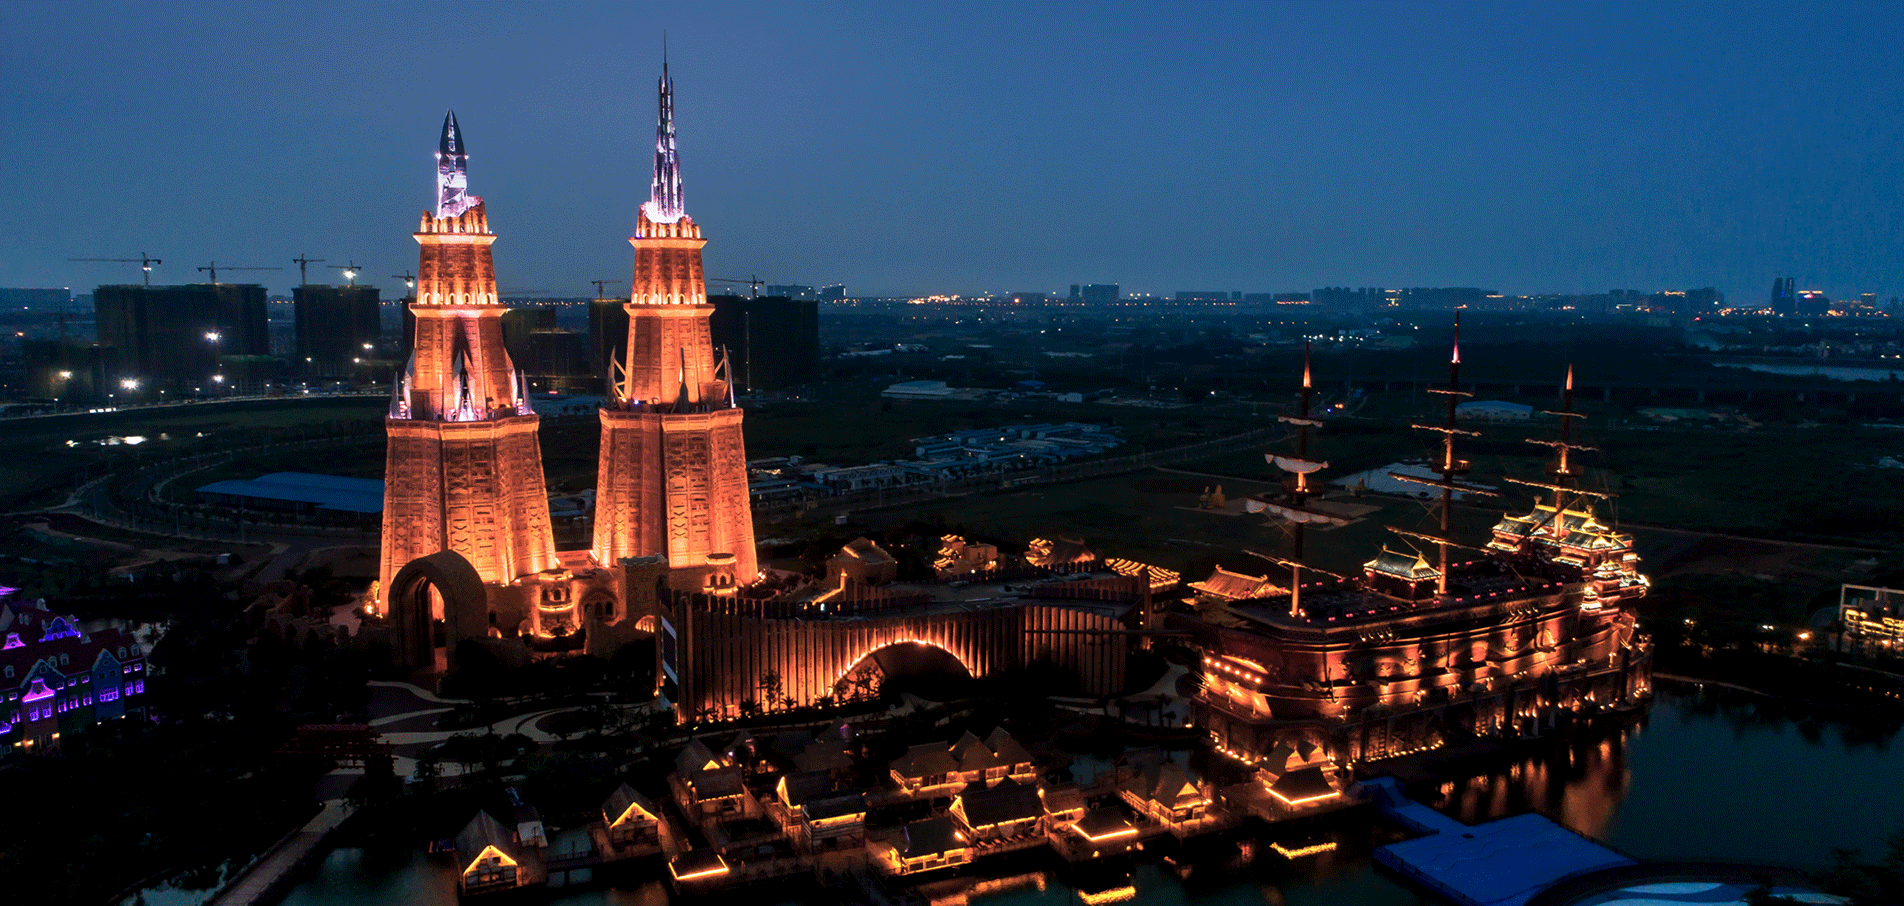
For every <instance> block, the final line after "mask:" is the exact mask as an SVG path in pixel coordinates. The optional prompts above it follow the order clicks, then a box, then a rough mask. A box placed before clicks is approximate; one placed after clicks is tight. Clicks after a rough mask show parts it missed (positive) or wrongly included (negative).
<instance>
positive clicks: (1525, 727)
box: [1171, 322, 1652, 765]
mask: <svg viewBox="0 0 1904 906" xmlns="http://www.w3.org/2000/svg"><path fill="white" fill-rule="evenodd" d="M1459 329H1460V328H1459V323H1458V322H1457V325H1456V331H1457V334H1458V332H1459ZM1307 377H1308V375H1307V368H1306V366H1305V374H1304V378H1305V381H1304V383H1305V388H1304V390H1305V392H1304V400H1305V411H1304V412H1303V413H1302V414H1301V415H1299V416H1297V417H1296V418H1292V419H1286V420H1288V421H1293V422H1295V423H1296V424H1297V425H1298V426H1299V427H1301V428H1303V429H1305V430H1304V431H1303V432H1302V433H1303V434H1304V435H1305V439H1306V429H1307V428H1310V427H1318V426H1319V425H1320V423H1319V422H1316V421H1314V420H1312V419H1309V418H1308V415H1307V412H1306V403H1307V397H1308V386H1307V385H1308V381H1307ZM1438 392H1439V393H1442V394H1444V395H1446V396H1447V398H1448V417H1447V419H1446V421H1445V422H1443V423H1441V424H1429V425H1418V426H1416V427H1418V428H1422V429H1425V430H1430V431H1434V432H1435V433H1437V434H1439V435H1440V442H1439V443H1438V444H1437V446H1438V447H1440V450H1439V451H1438V454H1439V455H1438V456H1437V458H1436V461H1435V462H1434V463H1433V464H1432V466H1431V468H1432V470H1433V471H1434V472H1435V473H1436V475H1437V477H1435V478H1426V479H1424V478H1411V477H1410V476H1406V475H1403V474H1401V473H1394V474H1395V477H1397V478H1404V479H1407V480H1412V481H1416V482H1418V483H1421V484H1427V485H1431V486H1433V487H1434V488H1435V489H1436V490H1438V491H1439V492H1440V497H1441V508H1440V509H1441V513H1440V517H1441V518H1440V520H1439V531H1438V532H1434V533H1430V532H1414V531H1406V530H1401V529H1392V530H1393V531H1394V532H1395V533H1396V534H1397V535H1398V536H1400V540H1399V542H1398V543H1397V544H1396V546H1395V548H1394V549H1391V548H1389V547H1387V546H1384V548H1383V549H1382V552H1381V553H1380V554H1379V555H1377V556H1376V557H1375V558H1373V559H1371V560H1369V561H1368V562H1367V563H1366V564H1364V566H1363V570H1362V574H1361V575H1359V576H1337V575H1333V574H1330V573H1327V572H1326V571H1323V570H1320V569H1317V568H1316V567H1313V566H1305V565H1304V564H1303V563H1302V562H1301V559H1300V558H1301V551H1300V540H1299V537H1298V539H1297V544H1296V545H1295V547H1296V553H1295V556H1294V557H1292V558H1285V557H1275V556H1266V557H1265V559H1268V560H1271V561H1273V562H1277V563H1280V564H1282V565H1284V566H1288V567H1290V568H1291V569H1292V572H1294V573H1295V576H1296V581H1295V582H1294V583H1292V585H1293V587H1292V588H1286V589H1285V588H1266V589H1258V590H1255V591H1253V592H1251V597H1249V598H1247V599H1240V600H1239V599H1229V598H1228V596H1220V597H1211V596H1206V600H1205V604H1204V605H1203V606H1202V607H1201V608H1200V612H1199V614H1198V615H1197V616H1194V617H1192V616H1189V615H1177V616H1174V617H1172V619H1171V627H1172V628H1177V629H1183V630H1187V631H1189V632H1190V633H1191V634H1192V636H1193V639H1194V642H1193V644H1194V646H1195V647H1196V648H1198V649H1200V652H1201V662H1202V673H1203V681H1204V685H1203V689H1202V690H1201V691H1200V693H1199V694H1198V696H1197V699H1196V703H1195V712H1194V715H1195V721H1196V723H1197V725H1198V726H1199V727H1201V728H1202V729H1203V730H1204V731H1205V732H1207V733H1208V734H1209V736H1210V738H1211V740H1212V742H1213V744H1214V745H1215V746H1216V748H1217V749H1218V751H1220V752H1222V753H1224V754H1226V755H1229V756H1231V757H1233V758H1236V759H1238V760H1240V761H1243V762H1245V763H1249V764H1268V763H1270V762H1274V761H1276V758H1274V757H1273V755H1274V753H1275V752H1277V751H1279V749H1278V747H1279V746H1282V747H1287V746H1292V745H1293V746H1313V747H1316V748H1317V749H1318V750H1319V751H1321V752H1323V753H1325V754H1326V757H1327V758H1328V759H1330V760H1331V761H1333V762H1334V763H1336V764H1339V765H1343V764H1350V763H1355V762H1366V761H1373V760H1379V759H1382V758H1388V757H1392V756H1396V755H1404V754H1408V753H1410V752H1416V751H1422V750H1425V749H1432V748H1436V747H1439V746H1441V745H1443V744H1445V743H1446V742H1447V741H1448V740H1449V739H1450V738H1451V737H1456V736H1461V735H1467V734H1472V735H1476V736H1493V737H1505V736H1517V735H1527V734H1538V733H1540V732H1542V731H1543V730H1544V729H1546V728H1549V727H1552V726H1554V725H1555V724H1556V723H1558V722H1560V721H1562V720H1565V719H1571V717H1572V716H1575V715H1580V714H1591V713H1597V712H1601V711H1604V710H1608V709H1615V708H1623V707H1630V706H1633V705H1636V704H1637V703H1639V702H1641V701H1643V700H1644V699H1646V698H1647V697H1648V696H1649V695H1650V693H1651V660H1652V658H1651V647H1650V644H1649V642H1648V641H1647V640H1646V638H1645V637H1644V636H1642V635H1640V634H1639V632H1638V629H1637V621H1636V619H1635V615H1634V613H1633V611H1632V610H1631V608H1630V602H1632V601H1633V600H1634V599H1636V598H1638V597H1640V596H1641V595H1643V594H1645V592H1646V587H1647V582H1646V578H1645V577H1644V576H1643V575H1641V574H1640V573H1639V571H1638V566H1639V558H1638V556H1637V555H1636V554H1635V553H1634V552H1633V541H1632V538H1631V537H1630V536H1627V535H1624V534H1620V533H1618V532H1614V531H1612V530H1611V529H1609V528H1607V527H1606V526H1605V525H1603V524H1601V523H1600V522H1599V521H1598V519H1597V518H1596V517H1595V515H1594V513H1593V508H1592V506H1591V501H1592V500H1593V499H1594V498H1597V497H1604V496H1606V495H1604V494H1598V493H1595V492H1591V491H1586V490H1583V489H1580V488H1578V487H1576V486H1575V481H1574V479H1576V478H1577V477H1578V476H1579V475H1580V471H1579V469H1578V468H1577V467H1576V466H1574V465H1573V464H1572V463H1571V461H1570V459H1569V454H1570V453H1572V452H1576V451H1580V450H1585V449H1591V448H1590V447H1586V446H1584V445H1581V444H1576V443H1574V442H1573V440H1572V436H1571V430H1570V429H1571V425H1572V422H1573V420H1574V419H1577V418H1580V417H1581V416H1580V415H1578V414H1577V413H1574V412H1573V407H1572V401H1573V384H1572V374H1571V371H1570V372H1569V375H1568V382H1567V387H1566V391H1565V396H1564V399H1565V402H1566V405H1563V407H1562V410H1561V411H1560V412H1555V413H1552V414H1553V415H1555V416H1558V417H1559V418H1560V421H1561V425H1562V429H1561V433H1560V439H1559V440H1557V441H1555V440H1535V441H1533V442H1534V443H1538V444H1543V445H1546V446H1550V447H1553V448H1555V450H1556V452H1557V456H1556V461H1555V463H1554V465H1552V466H1550V467H1549V469H1548V474H1549V476H1550V477H1551V480H1550V481H1543V482H1530V481H1523V482H1517V483H1518V484H1523V485H1530V486H1533V487H1536V488H1539V489H1541V490H1544V491H1547V492H1549V493H1551V494H1552V498H1553V499H1552V502H1551V503H1537V504H1536V505H1535V506H1534V507H1533V509H1532V510H1531V512H1529V513H1527V514H1526V515H1510V516H1507V517H1506V518H1504V519H1503V520H1502V521H1501V522H1500V524H1499V525H1497V526H1496V527H1495V528H1494V530H1493V532H1492V538H1491V539H1490V540H1489V541H1488V542H1487V543H1486V545H1485V546H1484V547H1482V546H1470V545H1468V544H1466V543H1463V542H1461V541H1460V540H1458V539H1456V538H1454V537H1452V535H1451V533H1450V531H1449V519H1448V511H1449V505H1450V503H1451V500H1452V497H1453V495H1454V494H1455V493H1456V492H1457V491H1459V492H1460V493H1464V494H1485V493H1488V491H1487V489H1485V488H1482V487H1480V486H1477V485H1473V484H1470V483H1467V482H1465V481H1463V480H1462V479H1461V478H1460V476H1461V475H1462V474H1464V473H1465V472H1466V471H1467V469H1468V463H1467V462H1466V461H1465V460H1461V459H1458V458H1456V456H1455V450H1454V441H1455V438H1456V437H1459V436H1462V435H1468V434H1473V433H1474V432H1472V431H1468V430H1466V429H1463V428H1461V427H1459V426H1458V425H1457V424H1456V423H1455V420H1454V403H1455V401H1456V400H1457V399H1459V398H1461V397H1464V396H1466V394H1465V392H1463V391H1462V390H1461V389H1460V352H1459V345H1458V341H1457V345H1456V352H1455V355H1454V356H1453V358H1452V361H1451V363H1450V367H1449V386H1448V387H1447V389H1445V390H1439V391H1438ZM1270 460H1271V462H1272V463H1273V464H1275V465H1277V466H1278V467H1280V468H1283V469H1284V470H1286V471H1292V472H1295V473H1296V474H1297V476H1298V480H1296V481H1294V482H1292V483H1291V484H1292V486H1295V487H1298V488H1303V489H1306V487H1307V484H1306V481H1305V480H1304V479H1306V476H1307V475H1309V474H1310V473H1312V472H1314V471H1317V470H1319V469H1321V468H1324V467H1326V465H1327V464H1326V463H1320V462H1312V461H1309V460H1307V459H1305V458H1303V457H1302V456H1301V455H1298V456H1296V457H1286V456H1271V457H1270ZM1288 496H1289V497H1290V498H1294V499H1293V500H1288V499H1285V500H1278V501H1263V502H1261V505H1259V506H1254V507H1252V509H1254V510H1256V511H1259V512H1261V511H1269V512H1272V513H1276V514H1277V515H1278V516H1280V517H1282V518H1283V519H1284V521H1286V522H1288V523H1290V528H1291V533H1292V535H1297V534H1298V533H1299V532H1300V530H1301V526H1302V524H1303V523H1304V522H1317V521H1328V520H1327V519H1325V518H1324V517H1325V516H1328V515H1329V514H1328V513H1326V512H1322V511H1311V508H1309V507H1306V506H1303V502H1302V499H1301V498H1302V496H1303V495H1301V494H1299V493H1293V492H1292V493H1291V494H1290V495H1288ZM1416 542H1426V543H1427V544H1428V545H1431V546H1433V547H1434V548H1436V552H1435V553H1434V555H1433V559H1432V561H1431V558H1430V555H1428V554H1424V553H1421V552H1419V551H1418V550H1417V549H1415V543H1416ZM1457 550H1470V551H1474V552H1476V553H1477V554H1478V555H1479V556H1477V557H1475V558H1473V559H1468V560H1465V561H1459V560H1455V559H1454V558H1453V557H1452V555H1451V552H1452V551H1457ZM1305 573H1307V574H1308V575H1305ZM1316 575H1320V576H1321V578H1320V579H1319V580H1317V579H1315V578H1314V577H1315V576H1316ZM1305 579H1309V580H1310V581H1304V580H1305Z"/></svg>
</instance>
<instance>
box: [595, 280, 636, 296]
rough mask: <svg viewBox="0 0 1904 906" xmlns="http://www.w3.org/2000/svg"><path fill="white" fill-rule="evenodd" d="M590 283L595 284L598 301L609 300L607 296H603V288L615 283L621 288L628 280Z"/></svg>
mask: <svg viewBox="0 0 1904 906" xmlns="http://www.w3.org/2000/svg"><path fill="white" fill-rule="evenodd" d="M588 282H590V283H593V284H595V298H596V299H597V300H601V299H604V298H607V297H606V296H603V295H602V291H603V290H602V288H603V287H605V286H607V285H609V284H610V283H613V284H614V285H616V286H620V285H622V284H623V283H627V282H628V281H626V280H590V281H588Z"/></svg>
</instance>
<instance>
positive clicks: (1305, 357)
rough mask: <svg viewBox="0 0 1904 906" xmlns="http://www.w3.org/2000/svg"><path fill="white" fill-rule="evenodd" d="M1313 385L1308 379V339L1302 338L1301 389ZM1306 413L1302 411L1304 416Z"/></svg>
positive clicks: (1307, 388)
mask: <svg viewBox="0 0 1904 906" xmlns="http://www.w3.org/2000/svg"><path fill="white" fill-rule="evenodd" d="M1314 386H1315V384H1314V383H1313V382H1312V381H1310V380H1309V341H1308V340H1304V341H1303V343H1302V389H1304V390H1309V389H1311V388H1313V387H1314ZM1308 414H1309V413H1307V412H1304V413H1303V415H1304V416H1307V415H1308Z"/></svg>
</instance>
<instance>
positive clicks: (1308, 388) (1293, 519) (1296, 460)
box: [1248, 343, 1348, 619]
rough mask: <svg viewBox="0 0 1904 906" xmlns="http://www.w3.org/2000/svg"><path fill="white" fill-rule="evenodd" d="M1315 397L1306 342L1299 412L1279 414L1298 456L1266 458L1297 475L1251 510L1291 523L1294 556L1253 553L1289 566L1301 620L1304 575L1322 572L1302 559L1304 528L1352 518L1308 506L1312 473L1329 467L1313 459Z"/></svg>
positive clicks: (1292, 604) (1293, 603) (1294, 609)
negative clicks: (1290, 428)
mask: <svg viewBox="0 0 1904 906" xmlns="http://www.w3.org/2000/svg"><path fill="white" fill-rule="evenodd" d="M1314 398H1315V380H1314V379H1313V378H1312V377H1311V376H1310V372H1309V344H1308V343H1304V344H1302V401H1301V402H1300V403H1298V404H1297V408H1296V414H1295V415H1279V416H1277V417H1276V418H1277V421H1281V422H1284V423H1287V424H1291V425H1294V426H1296V455H1295V456H1278V455H1276V454H1274V453H1265V454H1263V458H1264V459H1266V460H1268V461H1269V464H1270V465H1272V466H1275V467H1276V468H1279V469H1282V470H1283V471H1285V472H1288V473H1290V474H1292V475H1294V476H1295V477H1294V478H1292V479H1288V480H1286V481H1284V482H1283V494H1282V500H1280V501H1269V500H1263V499H1261V498H1252V499H1251V500H1250V501H1249V503H1248V509H1249V511H1250V512H1252V513H1260V512H1268V513H1271V514H1273V515H1276V516H1279V517H1281V518H1282V519H1283V520H1285V521H1287V522H1288V523H1289V526H1290V528H1289V531H1290V536H1291V544H1290V553H1291V556H1290V557H1287V558H1284V557H1271V556H1267V555H1264V554H1259V553H1256V552H1255V551H1250V552H1249V553H1250V554H1251V555H1252V556H1256V557H1261V558H1263V559H1265V560H1268V561H1269V562H1271V563H1275V564H1277V565H1280V566H1285V567H1288V568H1289V571H1290V580H1289V615H1290V616H1291V617H1295V618H1297V619H1301V618H1302V615H1303V611H1302V574H1303V572H1304V571H1305V570H1309V571H1313V572H1322V571H1321V570H1315V569H1313V568H1312V567H1308V566H1305V565H1304V564H1303V562H1302V557H1303V550H1302V542H1303V529H1304V528H1305V527H1306V526H1307V525H1308V524H1309V523H1311V522H1326V523H1329V524H1331V525H1346V524H1348V520H1347V519H1344V518H1343V517H1341V516H1337V515H1335V514H1333V513H1325V512H1322V511H1320V510H1312V509H1310V508H1309V507H1308V505H1307V504H1308V502H1309V498H1311V497H1314V496H1315V494H1316V491H1315V489H1314V488H1311V487H1310V486H1309V475H1310V473H1312V472H1319V471H1321V470H1323V469H1326V468H1328V467H1329V464H1328V463H1326V462H1317V461H1315V460H1312V459H1310V458H1309V429H1311V428H1320V427H1322V421H1321V420H1320V419H1318V418H1316V417H1315V416H1313V415H1311V414H1309V407H1310V403H1311V402H1312V401H1313V400H1314Z"/></svg>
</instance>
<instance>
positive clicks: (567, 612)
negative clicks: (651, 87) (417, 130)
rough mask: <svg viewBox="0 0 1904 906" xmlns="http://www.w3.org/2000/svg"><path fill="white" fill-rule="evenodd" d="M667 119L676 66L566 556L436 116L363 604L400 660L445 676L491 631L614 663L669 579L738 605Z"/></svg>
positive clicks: (697, 301)
mask: <svg viewBox="0 0 1904 906" xmlns="http://www.w3.org/2000/svg"><path fill="white" fill-rule="evenodd" d="M673 107H674V101H673V83H672V82H671V81H670V80H669V78H668V75H667V68H666V64H665V63H664V64H663V68H662V76H661V82H660V125H659V127H658V128H657V130H656V137H655V177H654V187H653V193H652V196H651V198H650V200H649V201H648V203H647V204H645V205H643V206H642V208H641V211H640V214H639V218H638V221H637V226H636V235H635V236H634V237H633V238H632V239H630V240H629V242H630V243H631V244H633V245H634V247H635V265H634V287H633V290H632V292H631V293H630V295H629V299H628V302H627V304H626V305H625V306H624V307H625V309H626V310H627V312H628V316H629V326H628V342H627V344H626V347H625V349H626V352H625V354H624V355H625V357H624V358H622V359H620V360H618V361H616V362H614V363H613V364H612V367H611V374H610V386H611V388H612V400H611V402H610V403H609V405H607V406H605V407H604V408H603V409H602V411H601V419H602V443H601V459H600V471H599V482H598V484H597V496H596V519H595V536H594V542H593V544H592V545H591V546H590V547H588V548H587V549H583V550H575V551H558V550H556V546H555V540H554V535H553V532H552V530H551V527H550V521H549V505H548V497H547V492H546V489H545V487H544V481H543V472H542V456H541V449H540V447H539V445H538V440H537V433H536V429H537V418H536V415H535V411H534V409H533V407H532V405H531V402H530V399H529V395H528V392H527V389H526V382H525V381H524V379H523V375H522V373H521V372H520V371H518V370H517V369H516V367H515V365H514V364H513V363H512V362H511V361H510V359H509V354H508V352H507V351H505V349H504V347H503V338H502V316H503V314H504V312H505V311H506V310H507V309H505V308H504V307H503V305H502V304H501V302H500V300H499V299H498V298H497V292H496V274H495V266H494V263H493V261H492V259H491V256H490V247H491V245H493V244H494V243H495V241H496V235H495V234H494V233H492V232H490V229H489V218H488V214H487V212H486V210H485V208H484V206H483V201H482V199H481V198H480V197H477V196H475V195H471V194H469V173H468V160H469V158H468V153H467V149H466V148H465V146H464V143H463V135H462V131H461V129H460V128H459V127H458V125H457V122H456V117H455V114H453V113H452V114H451V115H449V116H448V117H446V118H445V120H444V122H443V135H442V140H441V142H440V144H439V147H438V150H437V199H436V208H435V210H434V211H433V212H426V213H425V214H424V215H423V220H422V226H421V227H420V228H419V229H418V231H417V233H416V240H417V242H418V244H419V245H421V246H422V252H421V257H420V259H419V264H418V268H417V271H418V280H417V299H416V302H415V303H413V304H412V305H411V306H410V310H411V311H412V312H413V313H415V315H416V336H415V342H414V346H413V348H414V350H415V352H414V354H413V355H412V356H411V359H410V362H409V364H408V366H407V367H406V368H405V369H404V372H403V375H402V376H401V377H400V378H399V379H398V380H397V384H396V387H395V388H394V389H393V392H392V395H391V401H390V413H389V418H388V423H387V424H388V433H389V448H388V453H387V458H386V463H385V471H384V498H385V502H384V515H383V552H382V562H381V566H380V569H379V576H378V585H377V587H376V589H373V591H372V593H371V595H370V596H369V599H368V605H369V609H370V612H371V613H372V614H373V615H375V616H383V617H387V618H388V629H389V631H390V632H391V634H392V638H391V641H392V643H393V645H394V647H395V649H396V651H397V655H398V659H399V661H400V662H401V663H402V664H404V665H405V666H409V667H413V668H416V667H424V668H428V667H434V666H443V665H444V664H445V663H448V662H453V660H454V657H455V650H456V647H457V645H458V644H459V643H462V642H467V641H473V640H480V639H485V638H515V639H522V640H525V641H526V642H528V643H529V644H530V645H531V646H533V647H537V648H541V649H545V650H562V649H569V648H574V647H577V646H578V644H579V643H580V641H581V640H583V639H586V644H587V646H588V648H589V649H590V650H591V651H596V652H598V653H605V652H607V651H609V650H611V649H612V648H613V647H615V646H616V645H618V644H619V643H621V642H624V641H627V640H628V639H630V638H632V637H634V636H635V635H637V634H639V633H645V632H652V631H653V630H654V628H655V618H656V617H658V616H659V614H660V610H659V607H660V605H659V596H660V594H661V591H662V588H663V586H664V585H665V586H667V587H672V588H675V589H679V590H684V591H695V592H703V591H704V592H710V593H715V594H732V593H733V592H734V591H735V589H736V588H737V587H738V586H740V585H745V584H747V583H748V582H751V581H753V579H754V578H755V576H756V572H757V566H756V561H755V553H754V530H753V514H752V512H751V510H750V508H749V500H748V493H747V467H746V459H747V457H746V450H745V447H744V445H743V443H742V440H741V410H740V409H739V407H737V406H736V405H735V404H734V396H733V388H732V386H731V382H730V381H729V378H728V371H727V366H726V361H725V356H722V357H720V358H718V359H717V358H716V356H715V354H714V349H713V346H712V343H711V342H710V341H709V334H708V315H709V314H710V313H712V312H713V310H714V308H713V306H711V305H709V304H708V302H707V291H706V288H705V283H704V279H703V276H702V271H701V247H702V246H703V245H706V243H707V240H705V239H703V238H702V237H701V229H700V227H699V226H697V225H696V224H695V223H694V221H693V220H692V219H691V218H689V217H688V216H687V215H686V213H685V212H684V210H683V208H682V204H681V170H680V160H679V157H678V156H677V154H676V151H675V143H674V111H673ZM438 621H440V622H441V637H440V641H439V640H438V629H437V622H438ZM439 645H440V646H441V647H442V648H444V649H446V657H447V658H448V661H447V662H444V663H439V661H438V660H437V653H436V652H437V648H438V646H439Z"/></svg>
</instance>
